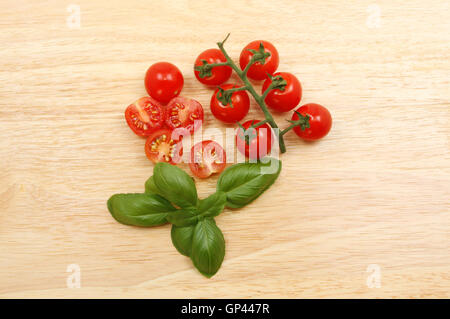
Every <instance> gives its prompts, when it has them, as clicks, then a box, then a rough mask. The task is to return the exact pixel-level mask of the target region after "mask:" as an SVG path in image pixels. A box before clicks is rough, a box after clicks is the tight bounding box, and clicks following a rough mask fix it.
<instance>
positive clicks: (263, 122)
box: [251, 120, 268, 128]
mask: <svg viewBox="0 0 450 319" xmlns="http://www.w3.org/2000/svg"><path fill="white" fill-rule="evenodd" d="M267 122H268V121H267V120H262V121H259V122H258V123H256V124H253V125H252V126H251V127H253V128H257V127H260V126H261V125H264V124H266V123H267Z"/></svg>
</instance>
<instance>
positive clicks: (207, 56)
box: [194, 49, 232, 86]
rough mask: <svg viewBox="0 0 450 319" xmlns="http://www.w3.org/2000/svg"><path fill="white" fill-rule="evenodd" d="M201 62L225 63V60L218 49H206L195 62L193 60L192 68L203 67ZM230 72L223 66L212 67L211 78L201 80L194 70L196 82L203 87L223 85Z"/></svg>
mask: <svg viewBox="0 0 450 319" xmlns="http://www.w3.org/2000/svg"><path fill="white" fill-rule="evenodd" d="M202 60H205V61H206V62H208V63H209V64H211V63H223V62H227V59H226V58H225V56H224V55H223V53H222V52H221V51H220V50H219V49H208V50H206V51H203V52H202V53H200V55H199V56H198V57H197V60H195V63H194V66H200V65H203V62H202ZM231 71H232V70H231V67H229V66H227V65H224V66H216V67H213V68H212V69H211V76H208V77H204V78H201V77H200V76H199V74H200V72H199V71H196V70H194V74H195V77H196V78H197V80H199V81H200V82H201V83H203V84H205V85H213V86H217V85H221V84H222V83H225V82H226V81H227V80H228V79H229V78H230V76H231Z"/></svg>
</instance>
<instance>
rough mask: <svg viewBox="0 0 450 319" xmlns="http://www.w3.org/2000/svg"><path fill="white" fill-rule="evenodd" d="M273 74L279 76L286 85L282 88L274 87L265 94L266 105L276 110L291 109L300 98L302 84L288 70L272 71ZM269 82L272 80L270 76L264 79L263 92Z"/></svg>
mask: <svg viewBox="0 0 450 319" xmlns="http://www.w3.org/2000/svg"><path fill="white" fill-rule="evenodd" d="M273 76H274V77H276V76H281V77H282V78H283V79H284V80H285V81H286V86H285V87H284V89H283V90H280V89H274V90H271V91H270V92H269V94H267V97H266V99H265V102H266V104H267V106H268V107H270V108H271V109H273V110H275V111H278V112H287V111H290V110H292V109H293V108H294V107H296V106H297V105H298V103H300V100H301V99H302V86H301V84H300V81H299V80H298V79H297V77H296V76H295V75H293V74H292V73H289V72H277V73H274V74H273ZM271 83H272V80H271V79H270V78H268V79H267V80H266V81H264V84H263V87H262V92H263V93H264V91H265V90H266V89H267V88H268V87H269V85H270V84H271Z"/></svg>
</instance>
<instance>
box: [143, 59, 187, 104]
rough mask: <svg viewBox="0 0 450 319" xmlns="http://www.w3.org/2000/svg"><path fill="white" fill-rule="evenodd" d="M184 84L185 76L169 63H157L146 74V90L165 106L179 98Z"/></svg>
mask: <svg viewBox="0 0 450 319" xmlns="http://www.w3.org/2000/svg"><path fill="white" fill-rule="evenodd" d="M183 84H184V79H183V74H181V72H180V70H179V69H178V68H177V67H176V66H175V65H173V64H172V63H169V62H158V63H155V64H153V65H152V66H150V67H149V68H148V70H147V73H146V74H145V89H146V90H147V93H148V95H150V96H151V97H152V98H154V99H155V100H157V101H159V102H161V103H163V104H166V103H167V102H169V101H170V100H171V99H173V98H174V97H176V96H178V95H179V94H180V92H181V90H182V89H183Z"/></svg>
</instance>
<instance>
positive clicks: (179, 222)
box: [167, 207, 200, 227]
mask: <svg viewBox="0 0 450 319" xmlns="http://www.w3.org/2000/svg"><path fill="white" fill-rule="evenodd" d="M199 218H200V216H199V211H198V210H197V209H196V208H195V207H193V208H182V209H178V210H176V211H174V212H171V213H169V214H168V215H167V221H168V222H169V223H172V224H174V225H176V226H181V227H182V226H189V225H195V224H197V222H198V220H199Z"/></svg>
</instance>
